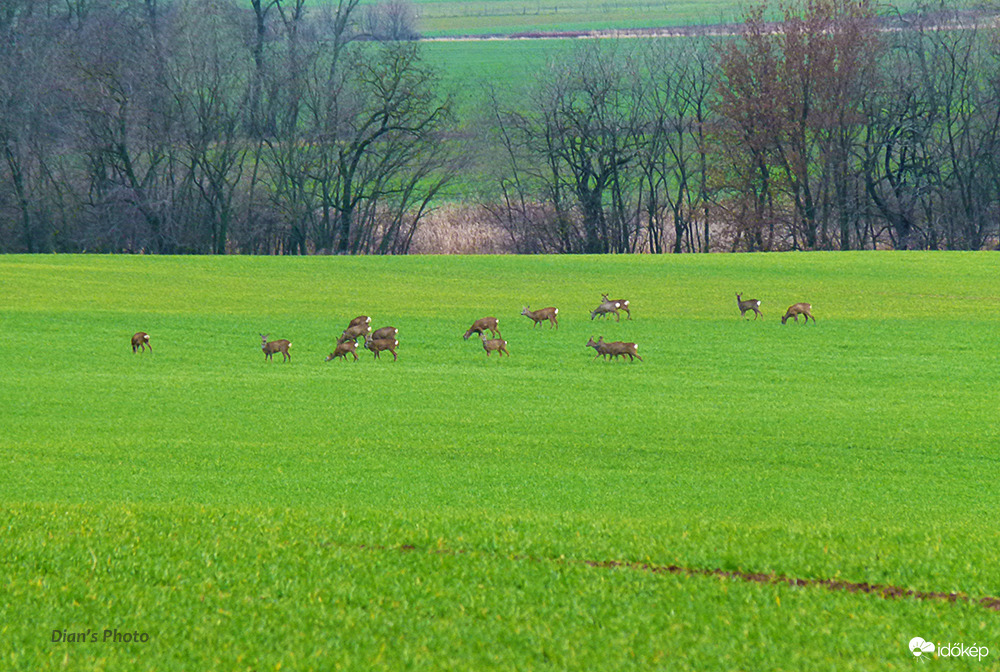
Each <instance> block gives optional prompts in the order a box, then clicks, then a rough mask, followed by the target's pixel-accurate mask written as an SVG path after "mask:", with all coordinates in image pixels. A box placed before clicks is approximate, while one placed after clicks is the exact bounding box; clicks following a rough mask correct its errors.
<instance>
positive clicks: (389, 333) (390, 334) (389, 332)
mask: <svg viewBox="0 0 1000 672" xmlns="http://www.w3.org/2000/svg"><path fill="white" fill-rule="evenodd" d="M398 333H399V329H397V328H396V327H382V328H381V329H376V330H375V331H373V332H372V340H375V341H378V340H381V339H383V338H396V334H398Z"/></svg>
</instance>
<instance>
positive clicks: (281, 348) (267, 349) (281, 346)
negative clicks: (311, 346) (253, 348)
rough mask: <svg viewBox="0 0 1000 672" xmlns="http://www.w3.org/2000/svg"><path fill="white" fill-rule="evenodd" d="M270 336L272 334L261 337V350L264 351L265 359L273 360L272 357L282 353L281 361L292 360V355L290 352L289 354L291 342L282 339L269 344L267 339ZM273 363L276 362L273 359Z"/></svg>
mask: <svg viewBox="0 0 1000 672" xmlns="http://www.w3.org/2000/svg"><path fill="white" fill-rule="evenodd" d="M270 335H271V334H261V335H260V349H261V350H263V351H264V359H271V356H272V355H273V354H274V353H276V352H280V353H281V355H282V359H281V361H283V362H286V361H288V360H289V359H291V358H292V355H291V353H290V352H288V349H289V348H290V347H292V344H291V342H290V341H288V340H286V339H284V338H282V339H281V340H278V341H271V342H270V343H269V342H268V340H267V337H268V336H270ZM272 361H274V360H273V359H272Z"/></svg>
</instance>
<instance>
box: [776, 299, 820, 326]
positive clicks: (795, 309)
mask: <svg viewBox="0 0 1000 672" xmlns="http://www.w3.org/2000/svg"><path fill="white" fill-rule="evenodd" d="M811 310H812V306H811V305H809V304H808V303H794V304H792V305H790V306H788V310H787V311H786V312H785V316H784V317H782V318H781V323H782V324H784V323H785V322H786V321H787V320H788V318H789V317H790V318H792V319H793V320H795V321H796V322H798V321H799V315H801V316H803V317H804V318H806V324H809V318H810V317H812V321H813V324H816V318H815V317H813V316H812V313H811V312H809V311H811Z"/></svg>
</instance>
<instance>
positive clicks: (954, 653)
mask: <svg viewBox="0 0 1000 672" xmlns="http://www.w3.org/2000/svg"><path fill="white" fill-rule="evenodd" d="M935 650H936V651H937V657H938V658H963V657H967V658H976V659H977V660H982V659H983V658H985V657H987V656H988V655H990V650H989V649H988V648H987V647H985V646H979V645H978V644H972V645H971V646H967V645H965V644H958V643H956V644H953V643H951V642H948V643H947V644H944V645H942V644H941V642H938V644H937V646H936V647H935V646H934V643H933V642H928V641H926V640H925V639H924V638H922V637H914V638H913V639H911V640H910V653H912V654H913V655H914V656H915V657H917V658H924V659H926V658H928V657H930V656H933V655H934V652H935Z"/></svg>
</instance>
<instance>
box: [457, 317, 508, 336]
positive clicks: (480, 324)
mask: <svg viewBox="0 0 1000 672" xmlns="http://www.w3.org/2000/svg"><path fill="white" fill-rule="evenodd" d="M487 329H489V330H490V333H491V334H493V335H494V336H495V337H498V338H499V337H500V320H498V319H497V318H495V317H483V318H480V319H478V320H476V321H475V322H473V323H472V326H471V327H469V330H468V331H467V332H465V340H469V336H472V335H473V334H479V335H480V336H482V335H483V334H485V333H486V330H487Z"/></svg>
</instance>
